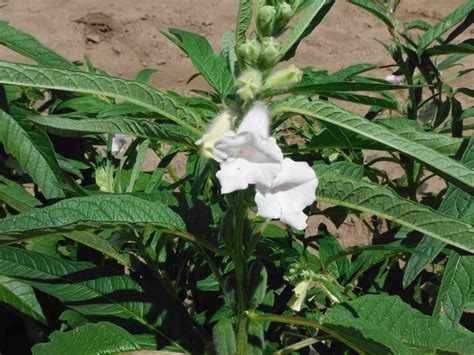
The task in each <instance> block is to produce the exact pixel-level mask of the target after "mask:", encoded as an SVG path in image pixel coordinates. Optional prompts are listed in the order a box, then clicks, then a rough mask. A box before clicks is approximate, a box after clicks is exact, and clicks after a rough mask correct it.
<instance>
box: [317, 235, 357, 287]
mask: <svg viewBox="0 0 474 355" xmlns="http://www.w3.org/2000/svg"><path fill="white" fill-rule="evenodd" d="M317 241H318V244H319V259H320V260H321V264H322V266H323V268H327V269H329V271H330V272H331V273H332V274H333V275H334V277H336V278H339V277H340V276H342V275H344V274H345V273H346V271H347V270H348V269H349V266H350V264H349V260H348V259H347V258H345V257H342V258H338V259H336V260H331V258H332V257H333V256H335V255H337V254H339V253H340V252H342V251H343V249H342V247H341V245H340V244H339V242H338V241H337V239H336V238H335V237H334V236H332V235H331V234H329V233H324V234H323V235H322V236H321V237H320V238H318V240H317Z"/></svg>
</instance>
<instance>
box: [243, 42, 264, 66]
mask: <svg viewBox="0 0 474 355" xmlns="http://www.w3.org/2000/svg"><path fill="white" fill-rule="evenodd" d="M239 53H240V55H241V56H242V59H243V60H244V62H245V63H246V64H247V65H250V66H253V65H255V64H256V63H257V62H258V59H259V58H260V55H261V53H262V46H261V45H260V42H258V41H257V40H256V39H252V40H247V41H245V43H243V44H242V45H241V46H240V48H239Z"/></svg>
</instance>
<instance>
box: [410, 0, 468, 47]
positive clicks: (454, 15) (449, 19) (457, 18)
mask: <svg viewBox="0 0 474 355" xmlns="http://www.w3.org/2000/svg"><path fill="white" fill-rule="evenodd" d="M473 9H474V2H473V1H472V0H467V1H466V2H465V3H464V4H463V5H461V6H460V7H458V8H457V9H456V10H454V11H453V12H451V13H450V14H449V15H448V16H446V17H445V18H443V19H442V20H441V21H439V22H438V23H437V24H436V25H434V26H433V27H432V28H431V29H429V30H428V31H426V32H425V33H424V34H423V36H422V37H421V39H420V42H419V44H418V48H417V50H416V52H417V53H418V55H420V54H421V53H422V52H423V51H424V50H425V49H426V48H427V47H428V46H429V45H430V44H431V43H432V42H433V41H435V40H437V39H438V38H439V36H441V35H442V34H443V33H445V32H447V31H449V30H450V29H451V28H452V27H453V26H454V25H456V24H458V23H459V22H461V21H462V20H463V19H464V18H465V17H466V16H467V15H469V13H470V12H471V11H472V10H473Z"/></svg>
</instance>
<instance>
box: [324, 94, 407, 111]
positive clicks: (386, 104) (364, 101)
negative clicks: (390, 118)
mask: <svg viewBox="0 0 474 355" xmlns="http://www.w3.org/2000/svg"><path fill="white" fill-rule="evenodd" d="M324 96H326V97H330V98H333V99H337V100H342V101H348V102H354V103H356V104H360V105H368V106H375V107H382V108H386V109H389V110H398V103H397V102H396V101H392V100H387V99H383V98H380V97H374V96H367V95H357V94H352V93H346V92H335V91H334V92H326V93H324Z"/></svg>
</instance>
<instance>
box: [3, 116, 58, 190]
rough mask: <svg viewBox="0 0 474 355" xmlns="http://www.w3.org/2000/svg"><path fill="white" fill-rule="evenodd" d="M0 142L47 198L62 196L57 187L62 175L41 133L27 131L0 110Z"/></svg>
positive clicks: (46, 139)
mask: <svg viewBox="0 0 474 355" xmlns="http://www.w3.org/2000/svg"><path fill="white" fill-rule="evenodd" d="M0 142H2V144H3V146H4V147H5V150H6V151H7V152H8V153H9V154H11V155H13V156H14V157H15V158H16V159H17V160H18V162H19V163H20V165H21V167H22V169H23V170H24V171H25V172H26V173H27V174H28V175H30V176H31V178H32V179H33V181H34V182H35V183H36V184H38V186H39V188H40V189H41V190H42V192H43V194H44V195H45V196H46V198H58V197H64V193H63V191H62V189H61V188H60V185H63V184H64V179H63V175H62V172H61V169H60V168H59V164H58V162H57V160H56V157H55V153H54V150H53V146H52V144H51V141H50V140H49V138H48V136H47V135H46V134H45V133H44V132H42V131H40V130H36V131H35V130H32V129H26V128H25V127H23V125H22V124H21V123H20V122H19V121H17V120H16V119H14V118H13V117H12V116H10V115H8V114H7V113H5V112H4V111H0Z"/></svg>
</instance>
